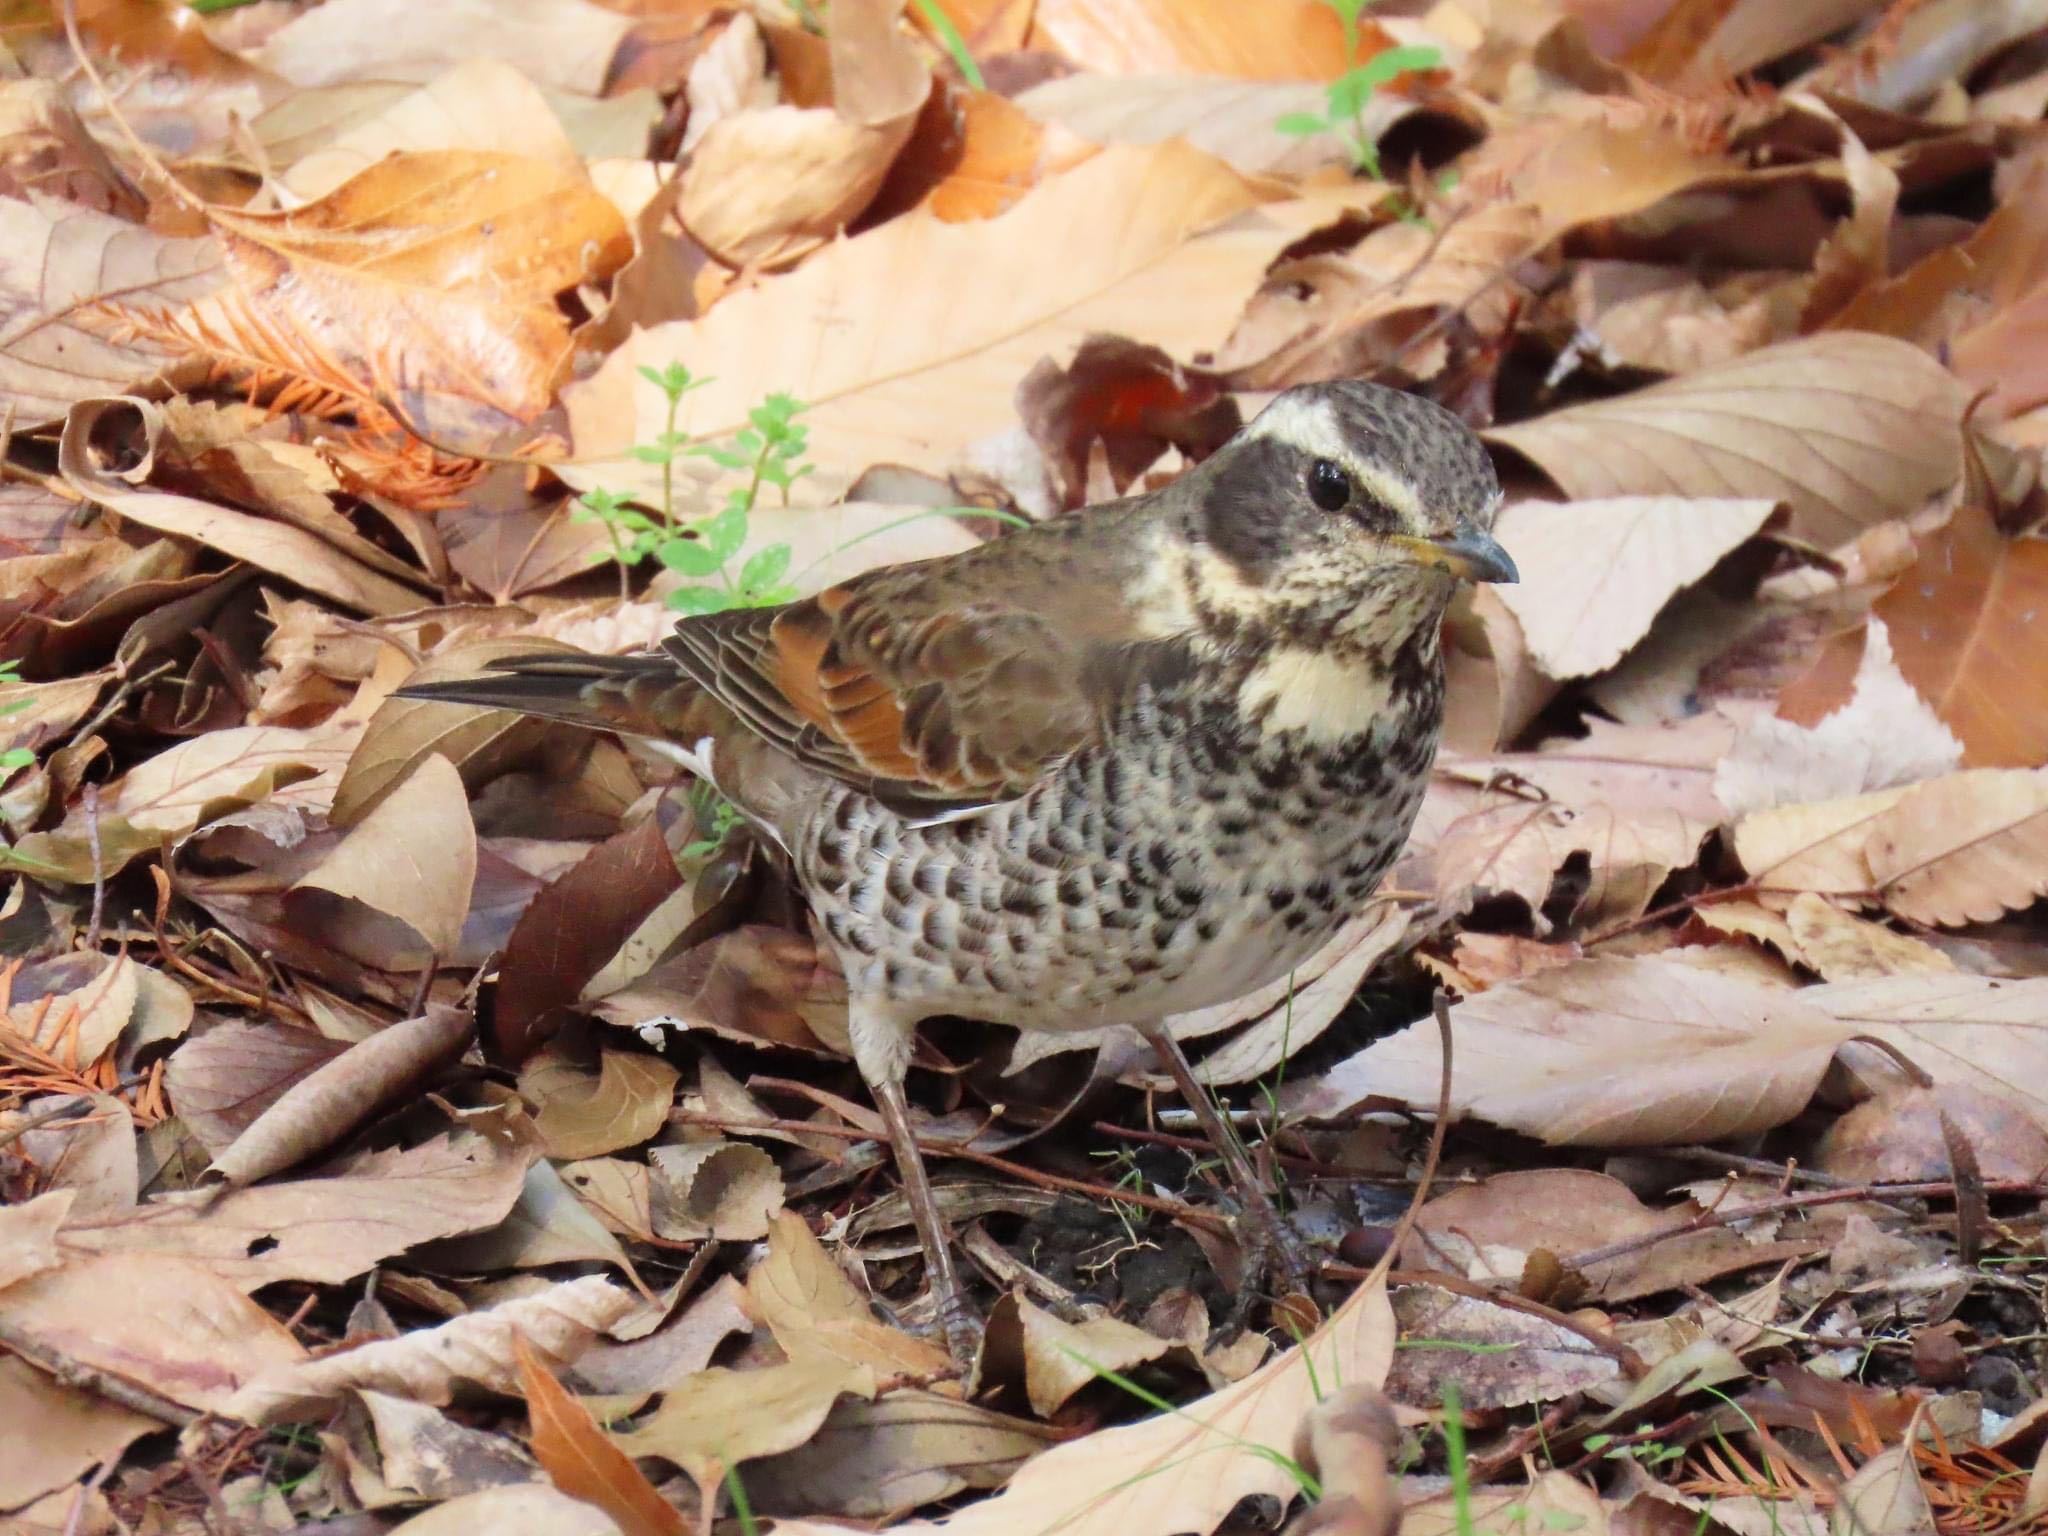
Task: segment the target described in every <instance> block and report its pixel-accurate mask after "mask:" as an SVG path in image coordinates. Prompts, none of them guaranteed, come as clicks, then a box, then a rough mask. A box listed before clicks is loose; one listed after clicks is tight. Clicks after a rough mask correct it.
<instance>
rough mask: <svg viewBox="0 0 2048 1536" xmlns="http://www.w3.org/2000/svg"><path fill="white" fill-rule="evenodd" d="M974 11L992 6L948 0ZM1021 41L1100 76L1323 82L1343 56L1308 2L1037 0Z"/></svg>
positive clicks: (1336, 31) (1328, 23) (1325, 13)
mask: <svg viewBox="0 0 2048 1536" xmlns="http://www.w3.org/2000/svg"><path fill="white" fill-rule="evenodd" d="M976 8H979V9H982V10H989V9H994V7H993V6H992V5H990V4H988V0H949V4H948V9H949V10H953V11H959V10H967V11H969V13H970V14H971V13H972V12H973V11H974V10H975V9H976ZM1368 27H1370V23H1368ZM1383 36H1384V34H1378V36H1377V37H1376V29H1374V30H1368V31H1366V33H1365V37H1364V39H1363V41H1362V46H1363V47H1364V48H1365V49H1366V51H1367V52H1368V53H1370V52H1373V51H1376V49H1377V48H1379V47H1384V46H1386V44H1385V42H1384V41H1380V40H1378V38H1379V37H1383ZM1026 44H1027V46H1030V47H1034V48H1050V49H1053V50H1055V51H1056V52H1059V53H1062V54H1065V55H1066V56H1067V57H1068V58H1069V59H1072V60H1073V61H1074V62H1075V63H1076V64H1078V65H1080V66H1081V67H1082V68H1083V69H1086V70H1088V71H1090V72H1092V73H1096V74H1106V75H1133V74H1145V73H1148V72H1152V71H1166V72H1170V73H1174V74H1187V75H1236V76H1238V77H1240V78H1242V79H1248V80H1304V79H1306V80H1326V79H1329V78H1330V77H1331V76H1333V75H1337V74H1340V73H1342V72H1343V70H1344V68H1345V65H1346V63H1347V62H1348V61H1347V59H1346V57H1345V52H1344V33H1343V29H1342V28H1341V27H1340V26H1338V24H1337V18H1336V16H1335V15H1334V14H1333V13H1332V12H1330V11H1329V10H1327V9H1324V8H1322V7H1319V6H1317V5H1314V4H1311V3H1309V0H1039V3H1038V4H1037V5H1035V6H1033V7H1032V8H1031V31H1030V33H1029V34H1028V35H1027V38H1026Z"/></svg>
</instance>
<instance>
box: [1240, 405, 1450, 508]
mask: <svg viewBox="0 0 2048 1536" xmlns="http://www.w3.org/2000/svg"><path fill="white" fill-rule="evenodd" d="M1245 435H1246V436H1247V437H1263V438H1270V439H1272V440H1273V441H1275V442H1281V443H1285V444H1287V445H1288V446H1289V447H1290V448H1295V449H1298V450H1300V451H1301V452H1302V453H1304V454H1307V455H1309V456H1310V457H1312V458H1318V459H1333V460H1335V461H1336V462H1337V463H1339V464H1341V465H1343V466H1344V467H1345V469H1347V470H1349V471H1350V472H1351V477H1352V478H1353V479H1354V480H1356V481H1357V482H1358V483H1359V485H1360V486H1361V487H1363V489H1364V490H1365V492H1366V494H1367V495H1369V496H1371V497H1372V498H1373V500H1375V501H1377V502H1379V503H1380V504H1381V505H1382V506H1386V507H1390V508H1392V509H1393V511H1395V512H1396V513H1398V514H1399V515H1400V516H1402V517H1409V518H1419V517H1420V516H1421V515H1422V503H1421V500H1420V498H1418V497H1417V496H1416V494H1415V487H1413V486H1412V485H1410V484H1409V483H1408V482H1407V481H1406V480H1403V479H1401V478H1400V477H1399V476H1398V475H1395V474H1392V473H1390V472H1389V471H1387V470H1385V469H1382V468H1381V467H1379V466H1378V465H1374V464H1367V463H1365V462H1363V461H1362V460H1361V459H1360V458H1359V457H1358V455H1357V454H1356V453H1354V452H1353V451H1352V450H1351V448H1350V446H1349V445H1348V444H1347V443H1346V442H1345V441H1344V434H1343V433H1342V432H1341V431H1340V430H1339V429H1338V426H1337V413H1336V412H1335V410H1333V409H1332V408H1331V406H1330V402H1329V401H1327V400H1313V399H1310V400H1304V399H1301V398H1299V397H1296V396H1292V395H1281V396H1280V397H1279V398H1277V399H1276V400H1274V401H1273V402H1272V403H1271V404H1270V405H1268V406H1267V407H1266V408H1265V409H1264V410H1263V411H1261V412H1259V414H1258V415H1257V416H1254V417H1253V418H1252V420H1251V424H1250V425H1249V426H1247V427H1246V428H1245Z"/></svg>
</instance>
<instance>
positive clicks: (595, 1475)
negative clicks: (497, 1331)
mask: <svg viewBox="0 0 2048 1536" xmlns="http://www.w3.org/2000/svg"><path fill="white" fill-rule="evenodd" d="M512 1353H513V1357H514V1358H515V1359H516V1360H518V1362H519V1387H520V1390H521V1391H522V1392H523V1393H525V1395H526V1412H527V1417H528V1418H529V1419H530V1420H531V1421H532V1423H533V1454H534V1455H535V1457H537V1458H538V1459H539V1461H540V1464H541V1466H542V1467H543V1468H544V1469H545V1470H546V1472H547V1474H548V1476H549V1478H550V1479H552V1480H553V1482H554V1485H555V1486H556V1487H557V1488H559V1489H561V1491H562V1492H564V1493H566V1494H568V1495H569V1497H570V1498H572V1499H581V1500H583V1501H584V1502H585V1503H586V1504H595V1505H596V1506H597V1507H598V1508H599V1509H601V1510H603V1511H604V1512H605V1513H606V1514H608V1515H610V1516H611V1517H612V1519H613V1520H614V1521H615V1522H617V1524H618V1527H619V1529H620V1530H621V1531H623V1532H624V1533H625V1536H686V1533H687V1532H688V1530H689V1528H690V1527H689V1523H688V1522H687V1521H685V1520H684V1519H683V1516H682V1512H681V1511H680V1510H678V1509H677V1508H676V1507H675V1506H674V1505H673V1504H671V1503H669V1502H668V1500H666V1499H664V1498H663V1497H662V1496H661V1495H660V1494H659V1493H656V1492H655V1491H654V1485H653V1484H652V1483H650V1482H648V1481H647V1478H646V1475H645V1474H644V1473H642V1472H641V1470H640V1469H639V1468H638V1467H636V1466H634V1465H633V1459H632V1457H630V1456H628V1455H627V1454H626V1453H625V1452H624V1451H622V1450H620V1449H619V1448H618V1447H617V1446H616V1445H613V1444H612V1442H611V1440H610V1438H609V1437H607V1436H606V1434H605V1432H604V1431H603V1430H601V1429H599V1428H598V1427H597V1420H596V1419H594V1418H592V1417H591V1416H590V1410H589V1409H588V1408H585V1407H584V1406H583V1405H582V1404H581V1403H579V1402H578V1401H577V1400H576V1399H575V1397H574V1396H572V1395H571V1394H570V1393H569V1392H567V1391H565V1390H564V1389H563V1387H562V1384H561V1383H560V1382H559V1381H557V1380H555V1378H554V1377H553V1376H551V1375H550V1374H549V1373H548V1371H547V1368H546V1367H545V1366H543V1365H542V1364H541V1362H540V1356H539V1355H537V1354H536V1353H535V1352H534V1348H533V1346H532V1345H531V1344H529V1343H527V1342H526V1335H525V1334H523V1333H514V1334H513V1335H512Z"/></svg>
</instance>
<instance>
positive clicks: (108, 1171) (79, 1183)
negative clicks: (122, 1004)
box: [16, 972, 151, 1225]
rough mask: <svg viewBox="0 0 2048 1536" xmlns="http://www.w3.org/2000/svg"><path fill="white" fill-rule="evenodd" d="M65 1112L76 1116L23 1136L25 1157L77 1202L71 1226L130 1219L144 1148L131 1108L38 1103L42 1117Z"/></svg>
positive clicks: (74, 1099) (73, 1100) (74, 1098)
mask: <svg viewBox="0 0 2048 1536" xmlns="http://www.w3.org/2000/svg"><path fill="white" fill-rule="evenodd" d="M143 974H144V975H150V974H151V973H149V972H144V973H143ZM60 1109H65V1110H69V1111H70V1113H69V1114H68V1115H67V1116H65V1117H63V1118H60V1119H58V1120H56V1121H55V1122H53V1123H51V1124H48V1125H38V1126H35V1127H33V1128H32V1129H29V1130H27V1131H26V1132H24V1133H23V1134H22V1136H21V1139H20V1141H19V1142H17V1143H16V1146H17V1148H18V1149H19V1152H20V1155H21V1156H22V1157H24V1158H25V1159H27V1161H28V1163H29V1165H30V1166H31V1167H34V1168H37V1169H39V1170H41V1178H40V1183H41V1184H42V1186H43V1187H44V1188H46V1189H49V1190H53V1191H56V1190H61V1191H63V1192H65V1193H67V1194H70V1195H72V1196H73V1197H74V1198H73V1200H72V1202H71V1210H70V1213H69V1217H68V1222H67V1224H68V1225H76V1224H78V1223H80V1222H85V1221H98V1220H119V1219H121V1218H122V1217H124V1216H126V1215H128V1214H129V1213H130V1212H132V1211H133V1210H134V1208H135V1201H136V1197H137V1194H138V1192H139V1190H140V1187H141V1168H140V1165H139V1164H138V1161H137V1153H138V1151H140V1150H141V1144H140V1142H139V1141H138V1138H137V1135H136V1129H135V1123H134V1121H133V1119H132V1118H131V1114H130V1110H129V1107H128V1105H126V1104H125V1103H123V1102H122V1101H121V1100H120V1099H118V1098H116V1097H114V1095H112V1094H110V1093H95V1094H75V1095H65V1094H53V1095H51V1096H50V1097H48V1098H44V1099H41V1100H38V1101H37V1104H36V1112H37V1113H42V1112H44V1111H56V1110H60Z"/></svg>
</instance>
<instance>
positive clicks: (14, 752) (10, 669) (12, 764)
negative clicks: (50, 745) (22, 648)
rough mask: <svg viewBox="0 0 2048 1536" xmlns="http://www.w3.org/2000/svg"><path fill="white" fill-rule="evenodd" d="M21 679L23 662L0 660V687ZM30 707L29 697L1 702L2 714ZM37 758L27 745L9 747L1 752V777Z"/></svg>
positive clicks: (15, 712) (10, 713) (13, 712)
mask: <svg viewBox="0 0 2048 1536" xmlns="http://www.w3.org/2000/svg"><path fill="white" fill-rule="evenodd" d="M20 681H21V663H20V662H18V661H0V688H4V687H8V686H10V685H12V684H15V683H19V682H20ZM28 707H29V701H28V700H27V699H15V700H13V701H12V702H11V703H7V704H0V716H4V715H18V714H20V713H21V712H22V711H23V710H24V709H27V708H28ZM35 760H36V755H35V753H33V752H31V751H29V749H28V748H27V747H9V748H8V749H7V750H6V751H5V752H0V777H5V776H6V775H8V774H10V773H13V772H14V771H15V770H16V769H17V768H26V767H27V766H28V765H29V764H30V763H32V762H34V761H35Z"/></svg>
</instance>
